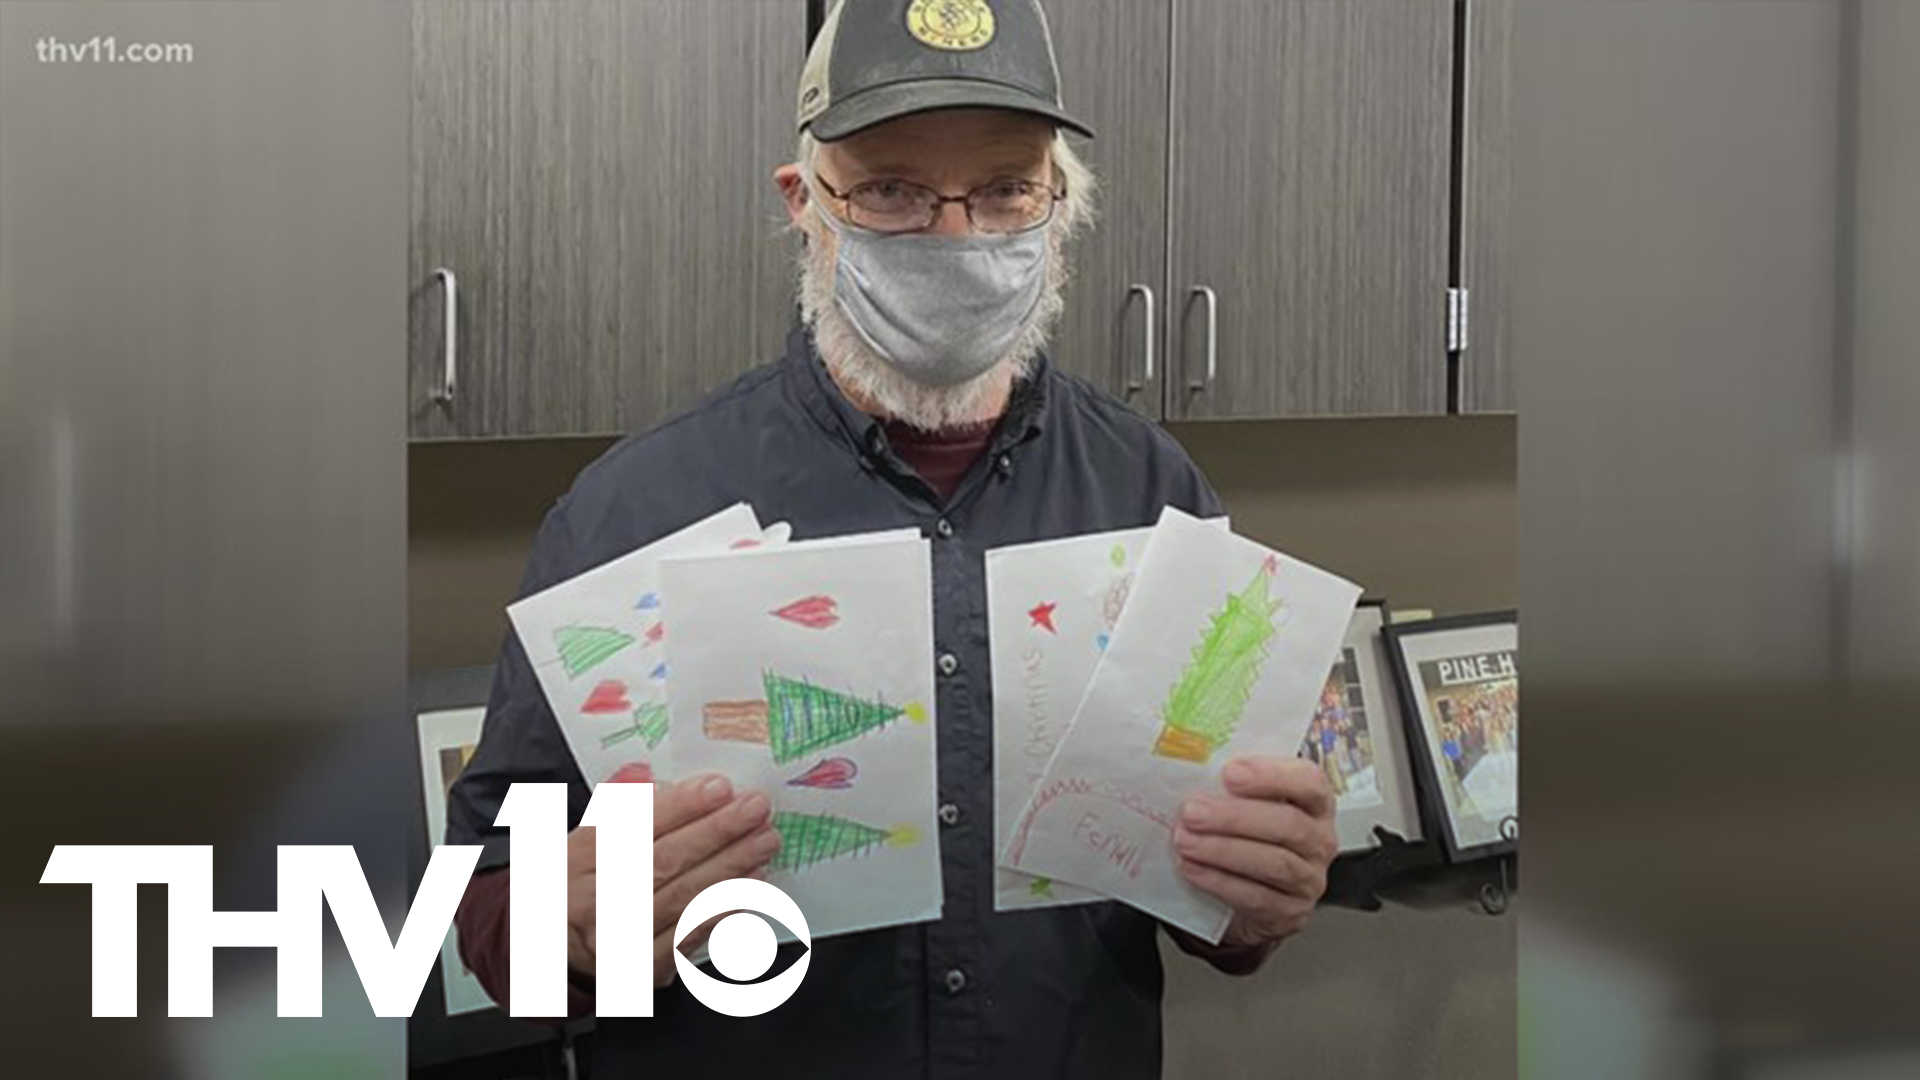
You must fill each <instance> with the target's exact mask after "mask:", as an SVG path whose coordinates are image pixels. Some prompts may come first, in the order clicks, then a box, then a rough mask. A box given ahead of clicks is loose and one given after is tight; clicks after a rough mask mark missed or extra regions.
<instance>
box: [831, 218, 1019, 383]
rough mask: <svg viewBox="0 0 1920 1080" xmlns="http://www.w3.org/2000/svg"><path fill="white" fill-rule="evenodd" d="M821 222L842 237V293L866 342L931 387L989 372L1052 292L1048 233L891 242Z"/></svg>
mask: <svg viewBox="0 0 1920 1080" xmlns="http://www.w3.org/2000/svg"><path fill="white" fill-rule="evenodd" d="M820 216H821V218H822V219H824V220H825V221H826V222H827V225H828V227H829V228H831V229H832V230H833V231H834V235H835V236H837V237H838V238H839V251H838V254H837V257H836V260H835V262H836V265H835V267H834V279H833V294H834V300H835V302H836V303H838V304H839V306H840V310H841V311H842V312H844V313H845V314H846V316H847V319H848V320H849V321H850V322H852V323H853V326H854V329H856V330H858V331H859V332H860V336H861V337H862V338H864V339H865V340H866V343H867V344H868V345H869V346H871V347H872V348H873V351H874V352H876V353H878V354H880V356H881V358H882V359H884V360H886V361H887V362H888V363H889V364H891V365H892V366H893V368H894V369H895V370H896V371H898V372H900V374H902V375H904V376H906V377H907V378H908V379H911V380H913V381H914V382H916V383H919V384H921V385H923V386H957V385H959V384H960V383H963V382H966V381H968V380H969V379H973V378H977V377H978V376H980V375H983V374H985V373H986V372H987V371H988V370H989V369H990V368H992V367H993V365H994V364H996V363H998V362H999V361H1000V359H1001V358H1002V357H1004V356H1005V355H1006V354H1007V350H1008V349H1010V348H1012V347H1013V343H1014V342H1015V341H1017V340H1018V339H1019V337H1020V334H1021V333H1022V332H1023V331H1025V330H1026V328H1027V325H1028V322H1029V321H1030V320H1031V319H1032V318H1033V314H1034V312H1035V311H1036V310H1038V308H1039V307H1040V298H1041V297H1042V296H1044V295H1045V293H1046V285H1047V261H1048V258H1049V254H1048V244H1047V232H1048V230H1047V229H1045V228H1038V229H1030V230H1028V231H1026V232H1023V233H1013V234H1010V235H1005V236H963V237H949V236H925V235H920V234H909V235H904V236H888V235H886V234H884V233H876V232H871V231H869V230H867V229H862V228H860V227H858V226H855V225H849V224H847V223H846V222H843V221H840V220H839V219H837V218H835V217H834V216H833V214H831V213H828V212H827V211H826V210H824V209H822V210H821V211H820Z"/></svg>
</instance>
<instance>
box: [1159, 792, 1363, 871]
mask: <svg viewBox="0 0 1920 1080" xmlns="http://www.w3.org/2000/svg"><path fill="white" fill-rule="evenodd" d="M1180 825H1181V827H1182V828H1183V829H1185V830H1187V831H1189V832H1193V833H1199V834H1203V835H1209V836H1237V837H1241V838H1243V839H1247V840H1257V841H1261V842H1264V843H1268V844H1278V845H1280V846H1281V847H1284V848H1288V849H1290V850H1291V851H1293V852H1294V853H1295V854H1297V855H1299V856H1301V857H1302V858H1305V859H1309V860H1312V861H1315V862H1331V861H1333V857H1334V856H1335V855H1336V854H1338V848H1339V840H1338V838H1337V837H1335V835H1334V833H1333V830H1332V829H1329V828H1328V827H1327V825H1326V823H1325V822H1323V821H1319V820H1316V819H1315V818H1312V817H1309V816H1308V815H1307V812H1306V811H1305V810H1303V809H1302V808H1300V807H1298V806H1295V805H1293V804H1292V803H1284V802H1266V801H1263V800H1259V799H1234V798H1226V799H1222V798H1209V797H1206V796H1200V797H1196V798H1192V799H1188V800H1187V802H1186V804H1185V805H1184V806H1182V807H1181V810H1180Z"/></svg>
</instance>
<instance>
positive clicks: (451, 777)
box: [415, 707, 493, 1016]
mask: <svg viewBox="0 0 1920 1080" xmlns="http://www.w3.org/2000/svg"><path fill="white" fill-rule="evenodd" d="M486 715H487V710H486V709H485V708H482V707H474V708H465V709H443V710H439V711H435V712H423V713H420V714H419V715H418V716H417V717H416V718H415V722H416V724H417V726H418V727H419V729H420V790H421V792H422V793H423V794H424V795H425V797H426V804H427V805H426V811H427V845H428V848H429V850H431V849H432V848H433V847H435V846H437V845H438V844H440V843H441V841H442V839H443V838H444V837H445V836H446V835H447V796H448V793H449V792H451V791H452V790H453V782H454V781H455V780H458V779H460V770H462V769H464V768H466V767H467V762H468V761H469V760H471V759H472V758H473V749H474V747H476V746H478V745H480V722H481V721H482V720H484V719H485V718H486ZM440 981H441V985H442V986H443V987H445V991H446V1007H447V1015H448V1016H458V1015H459V1014H461V1013H467V1012H474V1011H476V1010H479V1009H490V1008H492V1007H493V1001H492V999H490V998H488V997H487V992H486V991H485V990H482V989H481V988H480V981H479V980H478V979H475V978H474V977H473V973H472V972H470V971H468V970H467V965H466V964H465V963H463V962H462V961H461V959H460V950H459V948H458V947H457V945H456V943H455V940H454V931H453V930H451V929H449V930H448V931H447V940H446V941H444V942H442V943H441V945H440Z"/></svg>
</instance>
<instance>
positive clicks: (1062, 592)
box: [987, 528, 1153, 911]
mask: <svg viewBox="0 0 1920 1080" xmlns="http://www.w3.org/2000/svg"><path fill="white" fill-rule="evenodd" d="M1152 533H1153V530H1152V529H1151V528H1141V529H1126V530H1122V531H1119V532H1107V533H1088V534H1085V535H1082V536H1070V537H1067V538H1066V539H1063V540H1047V541H1042V542H1040V543H1037V544H1019V545H1016V546H1012V547H1003V548H995V549H994V550H992V551H989V552H987V637H988V642H989V644H990V646H991V649H992V655H993V809H994V818H993V823H994V837H995V841H994V843H995V847H996V849H999V848H1004V847H1005V846H1006V844H1007V841H1008V840H1010V839H1012V837H1013V830H1014V826H1015V825H1016V824H1017V823H1018V822H1019V819H1020V812H1021V811H1022V810H1023V809H1025V808H1026V805H1027V800H1028V799H1029V798H1030V797H1031V796H1032V795H1033V789H1034V785H1036V784H1038V783H1039V781H1040V777H1041V774H1043V773H1044V772H1046V768H1047V762H1048V761H1050V760H1051V759H1052V758H1053V751H1054V748H1055V747H1057V746H1058V745H1059V742H1060V739H1061V737H1062V736H1064V735H1065V734H1066V732H1067V726H1068V725H1069V724H1070V723H1071V722H1072V720H1073V714H1074V711H1075V710H1076V709H1078V708H1079V706H1080V699H1081V698H1082V697H1085V696H1086V692H1087V687H1088V686H1089V685H1091V684H1092V682H1093V670H1094V668H1095V667H1096V666H1098V665H1099V663H1100V656H1101V654H1102V653H1104V652H1105V651H1106V648H1107V643H1108V642H1109V641H1110V640H1111V639H1112V636H1113V631H1114V627H1115V625H1116V624H1117V623H1118V621H1119V618H1120V612H1121V611H1122V610H1124V609H1125V607H1126V603H1127V594H1128V592H1129V591H1130V590H1131V589H1132V587H1133V582H1134V578H1135V576H1136V573H1137V571H1138V570H1139V568H1140V556H1141V554H1142V553H1143V552H1144V551H1145V550H1146V547H1147V537H1148V536H1150V535H1151V534H1152ZM993 893H994V896H993V907H994V910H995V911H1016V910H1020V909H1023V908H1036V907H1054V906H1057V905H1061V904H1079V903H1085V902H1087V901H1089V900H1099V899H1103V897H1102V896H1101V895H1100V894H1099V893H1096V892H1093V891H1091V890H1088V889H1083V888H1081V887H1079V886H1078V885H1069V884H1067V883H1066V882H1064V881H1054V880H1053V879H1052V878H1048V877H1037V876H1035V875H1032V874H1024V873H1021V872H1020V871H1018V870H1009V869H1007V868H1006V867H1004V866H1002V867H996V868H995V869H994V879H993Z"/></svg>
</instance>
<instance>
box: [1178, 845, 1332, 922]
mask: <svg viewBox="0 0 1920 1080" xmlns="http://www.w3.org/2000/svg"><path fill="white" fill-rule="evenodd" d="M1180 876H1181V877H1184V878H1186V879H1187V880H1188V881H1190V882H1192V883H1193V884H1194V886H1195V887H1196V888H1198V889H1200V890H1201V891H1203V892H1207V893H1211V894H1212V895H1214V896H1216V897H1218V898H1219V899H1220V900H1221V901H1223V902H1224V903H1225V904H1226V905H1227V906H1228V907H1230V908H1232V909H1233V910H1234V911H1236V912H1239V913H1240V914H1241V916H1242V917H1244V918H1246V919H1248V920H1250V921H1251V922H1252V923H1253V924H1254V928H1255V929H1256V930H1257V931H1258V932H1259V933H1260V935H1261V936H1262V937H1284V936H1286V935H1288V934H1292V933H1294V932H1296V931H1298V930H1299V929H1300V928H1301V927H1303V926H1305V925H1306V922H1307V918H1308V917H1309V916H1310V915H1312V914H1313V905H1312V904H1311V903H1308V902H1307V901H1305V900H1303V899H1300V898H1299V897H1295V896H1289V895H1287V894H1286V893H1281V892H1276V891H1274V890H1273V889H1271V888H1268V887H1267V886H1265V885H1262V884H1260V883H1259V882H1257V881H1249V880H1248V879H1246V878H1243V877H1241V876H1239V875H1238V874H1229V873H1227V872H1226V871H1225V870H1221V869H1218V868H1216V867H1212V866H1207V865H1205V864H1203V863H1197V862H1194V861H1192V860H1191V859H1181V860H1180Z"/></svg>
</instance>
